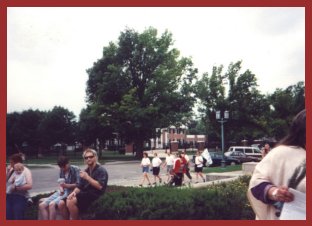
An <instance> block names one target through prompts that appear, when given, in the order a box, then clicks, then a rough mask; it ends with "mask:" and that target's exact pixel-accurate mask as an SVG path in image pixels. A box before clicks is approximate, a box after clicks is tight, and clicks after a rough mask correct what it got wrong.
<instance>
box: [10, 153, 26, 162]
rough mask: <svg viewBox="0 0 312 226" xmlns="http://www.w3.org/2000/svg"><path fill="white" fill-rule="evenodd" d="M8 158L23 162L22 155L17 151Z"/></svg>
mask: <svg viewBox="0 0 312 226" xmlns="http://www.w3.org/2000/svg"><path fill="white" fill-rule="evenodd" d="M9 159H10V161H12V162H14V163H23V158H22V155H21V154H19V153H18V154H13V155H11V156H10V158H9Z"/></svg>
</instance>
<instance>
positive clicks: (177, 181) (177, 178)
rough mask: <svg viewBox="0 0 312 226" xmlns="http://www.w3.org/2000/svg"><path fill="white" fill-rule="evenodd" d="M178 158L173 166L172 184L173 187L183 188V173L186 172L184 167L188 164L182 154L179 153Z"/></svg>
mask: <svg viewBox="0 0 312 226" xmlns="http://www.w3.org/2000/svg"><path fill="white" fill-rule="evenodd" d="M176 156H177V158H176V159H175V162H174V166H173V180H172V182H171V185H172V184H174V185H175V186H181V185H182V178H183V173H184V172H185V171H186V169H185V167H184V166H185V164H186V160H185V159H184V160H183V159H182V155H181V153H177V154H176Z"/></svg>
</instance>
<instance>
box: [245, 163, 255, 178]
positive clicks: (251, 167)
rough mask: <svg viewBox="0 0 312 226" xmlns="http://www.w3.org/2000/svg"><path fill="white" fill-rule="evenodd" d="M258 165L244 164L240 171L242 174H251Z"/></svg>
mask: <svg viewBox="0 0 312 226" xmlns="http://www.w3.org/2000/svg"><path fill="white" fill-rule="evenodd" d="M257 164H258V163H257V162H245V163H243V165H242V170H243V173H244V174H250V175H251V174H252V173H253V171H254V170H255V167H256V165H257Z"/></svg>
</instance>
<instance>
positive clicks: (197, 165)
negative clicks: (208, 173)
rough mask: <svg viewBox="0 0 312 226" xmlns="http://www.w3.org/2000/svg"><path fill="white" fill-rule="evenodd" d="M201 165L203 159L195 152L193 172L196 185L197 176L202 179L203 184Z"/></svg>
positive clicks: (198, 152)
mask: <svg viewBox="0 0 312 226" xmlns="http://www.w3.org/2000/svg"><path fill="white" fill-rule="evenodd" d="M203 163H204V159H203V157H202V156H201V155H200V151H197V152H196V157H195V172H196V183H198V175H199V176H200V177H201V178H202V179H203V182H205V181H206V180H205V178H204V176H203V173H202V172H203V166H204V165H203Z"/></svg>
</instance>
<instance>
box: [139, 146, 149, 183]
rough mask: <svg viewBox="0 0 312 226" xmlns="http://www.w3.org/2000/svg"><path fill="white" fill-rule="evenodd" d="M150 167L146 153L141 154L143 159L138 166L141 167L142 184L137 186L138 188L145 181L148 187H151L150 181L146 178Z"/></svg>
mask: <svg viewBox="0 0 312 226" xmlns="http://www.w3.org/2000/svg"><path fill="white" fill-rule="evenodd" d="M150 165H151V161H150V159H149V158H148V154H147V153H146V152H144V153H143V158H142V161H141V164H140V166H141V167H142V172H143V178H142V182H141V183H140V184H139V186H141V187H142V186H143V183H144V181H145V179H146V180H147V181H148V185H151V181H150V179H149V176H148V171H149V167H150Z"/></svg>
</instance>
